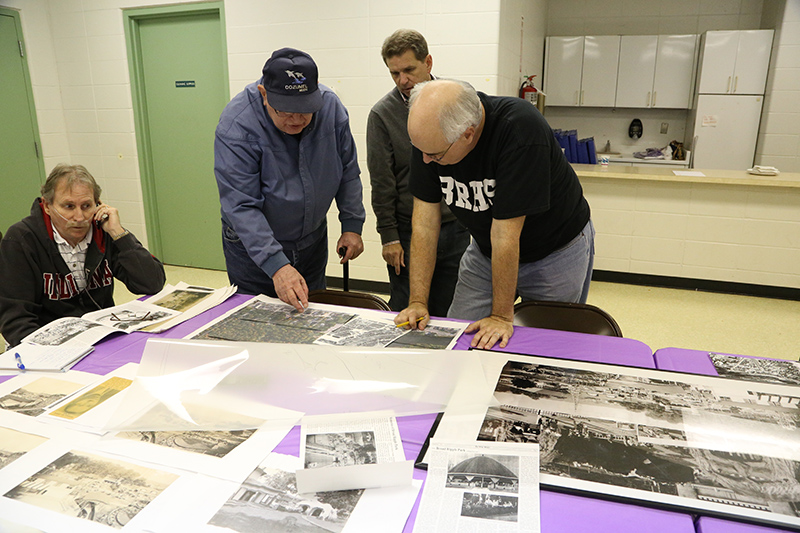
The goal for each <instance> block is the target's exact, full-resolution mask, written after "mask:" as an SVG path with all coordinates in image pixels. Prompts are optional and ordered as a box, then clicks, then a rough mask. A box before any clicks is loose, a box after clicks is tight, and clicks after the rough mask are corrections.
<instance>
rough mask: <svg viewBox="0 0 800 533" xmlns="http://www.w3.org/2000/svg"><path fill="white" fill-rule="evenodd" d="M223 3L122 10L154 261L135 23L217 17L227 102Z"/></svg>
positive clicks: (154, 223)
mask: <svg viewBox="0 0 800 533" xmlns="http://www.w3.org/2000/svg"><path fill="white" fill-rule="evenodd" d="M223 8H224V3H223V2H221V1H216V2H202V3H197V4H181V5H170V6H161V7H145V8H132V9H123V10H122V16H123V25H124V27H125V46H126V48H127V52H128V69H129V71H130V73H131V97H132V101H133V124H134V128H135V131H136V150H137V152H138V154H139V174H140V176H141V184H142V198H143V200H144V214H145V223H146V225H147V241H148V244H147V247H148V248H149V249H150V250H151V251H152V252H153V254H155V255H156V256H158V257H163V256H164V254H163V249H162V242H161V234H160V233H159V232H158V231H156V228H158V227H160V223H159V216H158V209H157V203H156V194H155V172H154V171H153V157H152V152H151V149H150V147H151V140H150V128H149V123H150V120H149V118H148V116H147V98H146V96H145V90H144V84H143V71H144V68H143V65H142V54H141V50H142V48H141V41H140V39H139V21H141V20H145V19H154V18H163V17H174V16H175V15H183V14H185V15H200V14H217V15H218V16H219V21H220V35H221V38H222V50H223V54H222V65H223V67H224V68H223V76H224V87H225V88H226V90H227V91H228V93H227V94H226V99H230V93H229V91H230V89H229V87H230V83H229V80H228V54H227V49H228V48H227V39H226V33H225V11H224V9H223Z"/></svg>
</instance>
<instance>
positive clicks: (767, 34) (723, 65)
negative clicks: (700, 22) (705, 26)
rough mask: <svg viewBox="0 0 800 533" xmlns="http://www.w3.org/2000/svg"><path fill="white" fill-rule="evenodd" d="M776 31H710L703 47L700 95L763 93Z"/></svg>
mask: <svg viewBox="0 0 800 533" xmlns="http://www.w3.org/2000/svg"><path fill="white" fill-rule="evenodd" d="M772 35H773V30H742V31H709V32H706V33H705V34H704V35H703V41H702V46H701V50H702V53H701V64H700V80H699V82H698V88H697V92H698V93H700V94H764V87H765V85H766V82H767V70H768V68H769V57H770V53H771V51H772Z"/></svg>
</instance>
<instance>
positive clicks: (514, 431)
mask: <svg viewBox="0 0 800 533" xmlns="http://www.w3.org/2000/svg"><path fill="white" fill-rule="evenodd" d="M601 367H602V368H603V369H604V370H609V369H610V370H611V371H600V370H598V368H601ZM646 372H652V377H647V376H645V377H642V375H641V374H642V372H641V371H639V372H638V373H637V375H627V374H625V373H624V372H623V371H622V369H620V372H618V373H617V372H614V367H610V366H608V365H605V366H603V365H594V366H593V365H591V364H583V363H581V364H577V365H575V364H573V365H571V367H567V366H565V367H559V366H557V363H555V364H553V365H537V364H529V363H522V362H516V361H509V362H508V363H507V364H506V366H505V367H504V369H503V371H502V372H501V375H500V377H499V379H498V382H497V385H496V389H495V397H496V399H498V400H499V401H500V402H501V403H502V404H503V405H501V406H499V407H491V408H489V409H488V410H487V413H486V417H485V419H484V422H483V425H482V427H481V429H480V433H479V436H478V440H488V441H500V442H536V443H538V444H539V447H540V462H541V473H542V483H543V484H552V485H557V486H563V487H573V488H581V489H583V490H586V487H587V486H589V487H593V488H591V489H589V490H591V491H595V492H598V493H609V492H610V493H612V494H619V495H623V496H626V497H633V498H637V499H643V500H649V501H652V502H661V503H673V504H674V503H676V502H679V501H680V502H681V503H680V504H681V505H686V506H689V507H691V506H692V505H696V506H697V507H698V508H707V507H706V504H715V505H717V507H714V508H715V509H718V508H720V507H721V508H722V509H723V510H724V511H723V512H729V513H731V514H734V515H737V514H738V515H743V516H748V517H750V518H763V517H768V518H769V519H770V520H775V521H777V522H784V523H787V524H793V525H800V520H798V519H799V518H800V462H798V461H796V460H792V459H787V458H781V457H770V456H765V455H763V454H762V453H759V450H758V449H748V450H744V449H742V450H737V451H730V450H721V449H709V448H710V446H708V445H707V444H706V445H702V446H699V445H695V444H694V443H693V441H692V440H691V439H688V438H687V434H686V433H685V432H684V431H682V427H683V422H682V421H683V417H684V415H685V416H687V417H688V416H691V417H693V418H692V419H693V420H695V421H696V420H703V419H704V418H703V417H704V416H710V417H721V416H724V417H728V419H730V420H737V419H738V420H741V421H746V422H747V423H749V424H757V425H756V426H750V427H761V428H764V434H765V435H769V434H770V432H771V431H773V430H776V429H777V430H780V431H783V433H782V435H784V436H785V435H787V434H788V435H795V436H796V438H797V443H798V444H800V437H797V431H796V430H797V420H798V413H797V411H798V408H797V405H798V398H797V394H796V390H793V389H792V388H789V387H784V388H780V387H772V388H770V389H769V390H766V389H765V390H758V389H757V388H754V386H753V383H744V382H733V381H731V380H725V379H720V378H702V379H701V378H695V377H689V376H685V375H680V374H667V373H659V372H658V371H646ZM665 378H669V379H665ZM681 378H685V379H686V381H681ZM537 404H538V405H540V406H541V405H547V406H548V407H549V408H552V406H554V405H560V407H561V409H560V410H556V409H551V410H547V411H545V410H539V409H537V408H536V407H535V406H536V405H537ZM587 412H592V413H596V414H598V416H584V415H583V413H587ZM576 413H581V414H580V415H579V414H576ZM795 447H796V445H795ZM585 482H589V484H588V485H587V483H585ZM612 487H618V488H619V489H620V490H619V491H618V492H615V489H613V488H612ZM692 502H695V503H694V504H693V503H692ZM765 513H766V514H765ZM777 515H783V517H781V516H777Z"/></svg>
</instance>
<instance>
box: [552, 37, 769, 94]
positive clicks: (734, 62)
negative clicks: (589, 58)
mask: <svg viewBox="0 0 800 533" xmlns="http://www.w3.org/2000/svg"><path fill="white" fill-rule="evenodd" d="M772 35H773V30H743V31H709V32H706V33H705V34H704V35H703V41H702V45H701V60H700V61H701V64H700V80H699V83H698V87H697V92H698V93H700V94H764V87H765V85H766V82H767V69H768V68H769V56H770V52H771V51H772ZM549 97H550V95H548V98H549Z"/></svg>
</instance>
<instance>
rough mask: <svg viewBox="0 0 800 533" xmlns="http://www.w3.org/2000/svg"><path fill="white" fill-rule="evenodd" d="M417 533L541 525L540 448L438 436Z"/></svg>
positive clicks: (504, 529) (509, 529)
mask: <svg viewBox="0 0 800 533" xmlns="http://www.w3.org/2000/svg"><path fill="white" fill-rule="evenodd" d="M428 457H429V461H428V477H427V478H426V481H425V489H424V490H423V492H422V501H421V502H420V506H419V512H418V513H417V518H416V522H415V523H414V531H415V532H417V531H418V532H420V533H424V532H432V533H446V532H457V531H485V532H512V531H513V532H517V531H530V532H538V531H539V530H540V519H539V517H540V513H539V447H538V446H537V445H535V444H526V445H524V446H520V445H513V444H507V443H471V444H470V443H447V442H443V441H437V440H434V441H432V442H431V445H430V448H429V452H428Z"/></svg>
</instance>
